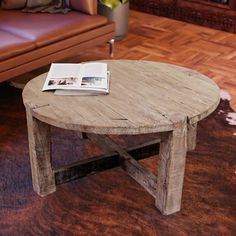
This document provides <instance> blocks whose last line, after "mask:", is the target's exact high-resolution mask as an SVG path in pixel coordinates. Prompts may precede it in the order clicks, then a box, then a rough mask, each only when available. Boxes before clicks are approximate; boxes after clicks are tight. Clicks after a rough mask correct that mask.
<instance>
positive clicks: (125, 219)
mask: <svg viewBox="0 0 236 236" xmlns="http://www.w3.org/2000/svg"><path fill="white" fill-rule="evenodd" d="M230 112H233V111H232V110H231V108H230V107H229V101H227V100H221V103H220V105H219V107H218V109H217V110H216V111H215V112H214V113H213V114H212V115H210V116H209V117H208V118H206V119H204V120H203V121H201V122H200V123H199V127H198V142H197V148H196V149H195V150H194V151H192V152H188V155H187V163H186V173H185V180H184V190H183V199H182V210H181V211H180V212H178V213H176V214H173V215H170V216H162V215H161V214H160V212H159V211H158V210H157V209H156V208H155V206H154V199H153V198H152V197H151V196H150V195H149V194H148V193H147V192H146V191H145V190H143V189H142V187H140V186H139V185H138V184H137V183H136V182H135V181H134V180H132V179H131V178H130V177H129V176H127V175H126V174H125V173H124V171H123V170H121V169H120V168H114V169H111V170H108V171H104V172H100V173H98V174H95V175H90V176H87V177H85V178H81V179H79V180H75V181H73V182H70V183H66V184H63V185H60V186H58V187H57V191H56V192H55V193H53V194H51V195H48V196H46V197H43V198H42V197H39V196H38V195H37V194H35V193H34V191H33V190H32V182H31V171H30V162H29V153H28V140H27V128H26V119H25V110H24V106H23V104H22V99H21V91H20V90H17V89H14V88H12V87H10V86H9V85H8V84H6V83H2V84H0V114H1V115H0V168H1V172H0V191H1V192H0V235H11V236H12V235H89V236H90V235H102V236H103V235H113V236H116V235H140V236H143V235H161V236H162V235H165V236H166V235H198V236H199V235H211V236H212V235H235V232H236V172H235V171H236V126H235V125H230V124H229V121H227V120H229V119H230V116H229V115H228V114H229V113H230ZM227 117H228V118H227ZM52 133H53V138H52V142H53V161H54V165H58V166H60V165H61V164H64V163H65V162H72V161H74V158H73V157H72V156H75V153H76V155H77V158H79V159H80V158H83V156H85V155H87V156H92V155H98V154H100V153H101V150H99V149H98V148H97V147H94V146H92V145H91V144H90V143H89V142H88V141H86V140H85V141H82V140H80V139H79V138H78V137H77V134H76V133H73V132H70V131H63V130H59V129H53V131H52ZM147 138H150V137H145V139H147ZM140 140H141V139H140V137H137V140H136V138H134V137H133V138H132V142H139V141H140ZM119 142H121V143H122V145H124V146H127V145H128V144H130V142H131V141H130V139H128V138H126V137H123V138H122V139H120V140H119ZM156 159H157V157H152V158H148V159H146V160H145V161H143V163H144V165H147V166H149V167H150V168H151V169H152V170H153V171H154V170H155V169H156V162H157V161H156Z"/></svg>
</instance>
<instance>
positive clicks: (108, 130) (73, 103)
mask: <svg viewBox="0 0 236 236" xmlns="http://www.w3.org/2000/svg"><path fill="white" fill-rule="evenodd" d="M105 62H107V63H108V67H109V70H110V71H111V80H110V94H109V95H101V96H56V95H54V94H53V92H51V91H50V92H42V91H41V89H42V87H43V84H44V81H45V78H46V74H42V75H40V76H38V77H36V78H35V79H33V80H31V81H30V82H29V83H28V84H27V85H26V86H25V88H24V91H23V100H24V104H25V106H26V108H29V109H31V110H32V115H33V116H34V117H36V118H37V119H39V120H41V121H43V122H46V123H48V124H50V125H54V126H57V127H60V128H65V129H71V130H78V131H81V132H88V133H90V132H91V133H97V134H141V133H153V132H162V131H168V130H173V123H174V122H173V120H175V119H174V117H176V116H183V117H187V119H188V122H189V123H190V124H194V123H196V122H198V121H199V120H201V119H203V118H205V117H206V116H208V115H209V114H210V113H211V112H213V111H214V110H215V109H216V107H217V105H218V103H219V101H220V92H219V88H218V86H217V85H216V84H215V83H214V82H213V81H212V80H210V79H209V78H207V77H206V76H204V75H202V74H200V73H199V72H196V71H193V70H190V69H187V68H184V67H179V66H175V65H171V64H165V63H157V62H150V61H131V60H107V61H105Z"/></svg>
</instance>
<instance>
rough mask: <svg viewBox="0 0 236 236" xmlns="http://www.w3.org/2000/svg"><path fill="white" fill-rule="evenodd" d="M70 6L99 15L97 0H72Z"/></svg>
mask: <svg viewBox="0 0 236 236" xmlns="http://www.w3.org/2000/svg"><path fill="white" fill-rule="evenodd" d="M70 8H71V9H73V10H77V11H81V12H84V13H87V14H89V15H97V0H70Z"/></svg>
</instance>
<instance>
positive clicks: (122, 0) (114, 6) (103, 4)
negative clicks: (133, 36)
mask: <svg viewBox="0 0 236 236" xmlns="http://www.w3.org/2000/svg"><path fill="white" fill-rule="evenodd" d="M98 13H99V14H100V15H103V16H106V17H107V18H108V19H109V20H110V21H114V22H115V31H116V38H115V39H116V40H120V39H122V38H124V37H125V35H126V34H127V33H128V13H129V0H98Z"/></svg>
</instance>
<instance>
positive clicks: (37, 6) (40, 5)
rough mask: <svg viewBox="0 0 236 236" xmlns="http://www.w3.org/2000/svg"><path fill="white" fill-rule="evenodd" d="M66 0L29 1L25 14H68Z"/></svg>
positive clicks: (24, 10)
mask: <svg viewBox="0 0 236 236" xmlns="http://www.w3.org/2000/svg"><path fill="white" fill-rule="evenodd" d="M68 11H70V9H69V8H66V4H65V0H27V4H26V8H24V9H23V12H30V13H35V12H47V13H67V12H68Z"/></svg>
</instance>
